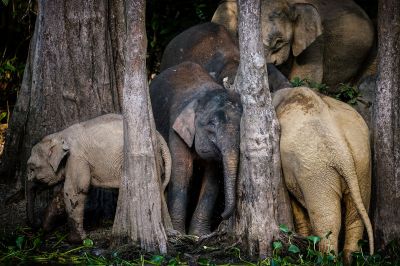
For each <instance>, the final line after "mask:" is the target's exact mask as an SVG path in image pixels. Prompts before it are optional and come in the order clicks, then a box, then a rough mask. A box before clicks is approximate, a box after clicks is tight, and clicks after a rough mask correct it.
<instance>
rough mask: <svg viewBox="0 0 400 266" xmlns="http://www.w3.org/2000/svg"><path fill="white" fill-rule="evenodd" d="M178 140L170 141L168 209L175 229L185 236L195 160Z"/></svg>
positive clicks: (172, 138)
mask: <svg viewBox="0 0 400 266" xmlns="http://www.w3.org/2000/svg"><path fill="white" fill-rule="evenodd" d="M171 134H175V133H171ZM175 135H176V134H175ZM178 138H179V137H178V136H175V137H172V136H170V141H169V144H170V149H171V157H172V169H171V181H170V183H169V187H168V209H169V211H170V216H171V222H172V226H173V228H174V229H175V230H177V231H179V232H181V233H183V234H185V233H186V228H185V223H186V208H187V201H188V188H189V183H190V178H191V177H192V174H193V158H192V155H191V153H190V150H189V149H188V148H187V146H186V144H185V143H184V142H183V141H182V140H181V139H178Z"/></svg>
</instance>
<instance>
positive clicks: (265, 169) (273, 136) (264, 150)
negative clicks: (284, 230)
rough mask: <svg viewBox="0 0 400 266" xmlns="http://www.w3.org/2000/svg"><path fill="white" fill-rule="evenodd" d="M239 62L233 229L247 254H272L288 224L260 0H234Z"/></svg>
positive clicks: (287, 203) (276, 122)
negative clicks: (239, 111)
mask: <svg viewBox="0 0 400 266" xmlns="http://www.w3.org/2000/svg"><path fill="white" fill-rule="evenodd" d="M238 4H239V28H238V29H239V46H240V47H239V48H240V66H239V71H238V75H237V77H236V80H235V84H234V87H235V89H236V91H238V92H239V93H240V94H241V100H242V104H243V115H242V120H241V124H240V131H241V133H240V142H241V143H240V150H241V156H240V173H239V175H240V176H239V179H238V191H237V210H236V214H235V216H234V217H233V218H232V220H231V221H230V224H231V225H232V226H233V228H232V230H233V231H234V234H235V235H236V237H237V238H238V239H240V240H241V241H242V244H243V246H244V248H245V249H246V251H247V253H248V254H249V255H250V256H260V257H265V256H267V255H271V251H272V248H271V247H272V241H273V240H276V239H278V238H279V223H281V222H283V223H286V224H287V225H288V226H290V227H292V222H291V220H292V219H291V213H290V207H289V201H288V197H287V194H286V192H285V190H284V184H283V180H282V176H281V164H280V154H279V123H278V120H277V117H276V113H275V110H274V108H273V105H272V102H271V94H270V92H269V88H268V76H267V67H266V61H265V59H264V58H265V57H264V50H263V48H262V42H261V30H260V0H239V1H238Z"/></svg>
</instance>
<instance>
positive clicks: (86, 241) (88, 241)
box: [83, 238, 94, 248]
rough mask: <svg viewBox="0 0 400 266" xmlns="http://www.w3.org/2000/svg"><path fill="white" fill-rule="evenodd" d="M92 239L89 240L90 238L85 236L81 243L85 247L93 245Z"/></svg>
mask: <svg viewBox="0 0 400 266" xmlns="http://www.w3.org/2000/svg"><path fill="white" fill-rule="evenodd" d="M93 244H94V243H93V240H91V239H90V238H86V239H84V240H83V245H84V246H85V247H87V248H90V247H93Z"/></svg>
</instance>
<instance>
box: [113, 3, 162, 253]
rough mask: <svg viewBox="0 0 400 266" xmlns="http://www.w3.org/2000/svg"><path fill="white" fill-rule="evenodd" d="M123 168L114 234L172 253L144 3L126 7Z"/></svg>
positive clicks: (149, 249)
mask: <svg viewBox="0 0 400 266" xmlns="http://www.w3.org/2000/svg"><path fill="white" fill-rule="evenodd" d="M125 14H126V17H125V26H126V40H125V71H124V85H123V104H122V114H123V117H124V166H123V175H122V179H121V185H120V190H119V198H118V205H117V206H118V207H117V213H116V215H115V219H114V225H113V235H114V240H115V241H116V243H120V242H121V241H122V242H126V241H127V240H128V241H130V240H132V241H133V243H135V244H137V245H139V246H140V247H141V248H143V249H144V250H146V251H152V252H154V251H155V252H161V253H166V252H167V236H166V233H165V230H164V226H163V222H162V214H161V195H160V187H159V184H158V179H159V175H160V173H159V171H158V169H157V162H156V161H157V158H156V155H155V151H157V150H158V148H157V140H156V130H155V124H154V119H153V114H152V110H151V105H150V102H149V91H148V84H147V78H146V77H147V75H146V47H147V38H146V28H145V0H131V1H130V0H127V1H126V2H125Z"/></svg>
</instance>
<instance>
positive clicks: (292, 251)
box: [288, 244, 300, 253]
mask: <svg viewBox="0 0 400 266" xmlns="http://www.w3.org/2000/svg"><path fill="white" fill-rule="evenodd" d="M288 251H289V252H291V253H299V252H300V249H299V248H298V247H297V246H296V245H293V244H291V245H290V246H289V249H288Z"/></svg>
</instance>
